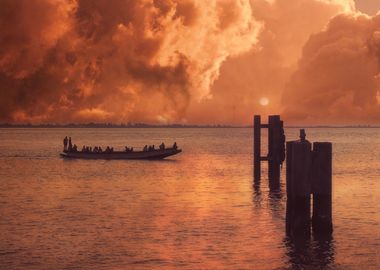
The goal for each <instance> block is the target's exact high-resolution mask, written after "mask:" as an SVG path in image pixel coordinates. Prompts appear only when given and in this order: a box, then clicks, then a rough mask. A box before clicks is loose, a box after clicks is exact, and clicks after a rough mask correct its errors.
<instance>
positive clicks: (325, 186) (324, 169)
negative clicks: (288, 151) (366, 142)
mask: <svg viewBox="0 0 380 270" xmlns="http://www.w3.org/2000/svg"><path fill="white" fill-rule="evenodd" d="M311 179H312V193H313V217H312V225H313V232H315V233H318V234H326V233H327V234H329V233H332V231H333V225H332V144H331V143H329V142H315V143H314V144H313V166H312V173H311Z"/></svg>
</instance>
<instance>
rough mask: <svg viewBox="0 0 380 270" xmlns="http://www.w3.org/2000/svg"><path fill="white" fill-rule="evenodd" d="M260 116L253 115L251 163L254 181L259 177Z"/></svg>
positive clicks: (258, 179)
mask: <svg viewBox="0 0 380 270" xmlns="http://www.w3.org/2000/svg"><path fill="white" fill-rule="evenodd" d="M260 161H261V116H260V115H255V116H254V121H253V165H254V178H255V181H260V177H261V162H260Z"/></svg>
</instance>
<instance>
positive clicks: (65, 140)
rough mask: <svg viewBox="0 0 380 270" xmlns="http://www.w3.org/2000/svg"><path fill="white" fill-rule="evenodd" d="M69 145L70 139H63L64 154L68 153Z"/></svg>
mask: <svg viewBox="0 0 380 270" xmlns="http://www.w3.org/2000/svg"><path fill="white" fill-rule="evenodd" d="M67 143H68V139H67V136H66V137H65V138H64V139H63V152H66V150H67Z"/></svg>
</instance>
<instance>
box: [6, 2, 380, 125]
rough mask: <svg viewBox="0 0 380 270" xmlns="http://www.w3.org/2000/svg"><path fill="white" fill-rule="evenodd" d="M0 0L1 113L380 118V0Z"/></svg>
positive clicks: (156, 119) (114, 118) (194, 119)
mask: <svg viewBox="0 0 380 270" xmlns="http://www.w3.org/2000/svg"><path fill="white" fill-rule="evenodd" d="M0 2H1V6H2V8H1V10H0V37H1V39H0V94H1V95H0V96H1V97H0V123H4V122H7V123H73V122H74V123H84V122H113V123H127V122H146V123H157V124H170V123H183V124H231V125H247V124H250V123H251V122H252V116H253V115H254V114H262V115H263V116H265V115H268V114H281V115H282V118H283V119H284V120H285V121H286V123H288V124H308V125H319V124H338V125H346V124H376V125H378V124H380V13H379V15H376V14H377V11H378V10H380V0H357V1H353V0H210V1H203V0H136V1H128V0H113V1H107V0H96V1H93V0H69V1H67V0H19V1H13V0H0Z"/></svg>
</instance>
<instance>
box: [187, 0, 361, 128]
mask: <svg viewBox="0 0 380 270" xmlns="http://www.w3.org/2000/svg"><path fill="white" fill-rule="evenodd" d="M251 5H252V10H253V16H254V17H255V18H256V20H258V21H260V22H261V23H262V24H263V30H262V31H261V32H260V34H259V36H258V43H257V45H256V47H255V48H253V49H252V50H250V51H249V52H247V53H245V54H243V55H240V56H237V57H232V58H229V59H228V60H227V61H226V62H225V63H224V64H223V65H222V67H221V70H220V76H219V78H218V79H217V80H216V81H215V83H214V84H213V86H212V88H211V95H212V98H210V99H204V100H202V101H201V102H200V103H193V104H191V106H190V110H189V114H188V115H189V116H188V117H189V119H190V122H201V123H208V122H210V121H211V122H214V123H232V124H249V123H251V118H252V115H253V114H254V113H261V114H268V113H274V114H280V113H281V112H282V109H283V105H282V103H281V96H282V93H283V90H284V88H285V85H286V83H287V81H288V80H289V79H290V77H291V76H292V74H293V72H295V70H296V68H297V62H298V59H299V58H300V57H301V55H302V49H303V46H304V45H305V43H306V42H307V40H308V39H309V37H310V35H311V34H313V33H317V32H319V31H321V29H323V28H324V27H325V26H326V24H327V23H328V22H329V20H330V19H331V18H332V17H334V16H335V15H337V14H339V13H342V12H353V8H354V5H353V2H352V1H338V0H335V1H328V0H292V1H289V0H275V1H268V0H252V1H251ZM262 97H267V98H268V99H269V100H270V105H269V106H266V107H263V106H261V105H260V104H259V100H260V99H261V98H262ZM205 115H207V116H208V117H205Z"/></svg>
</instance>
